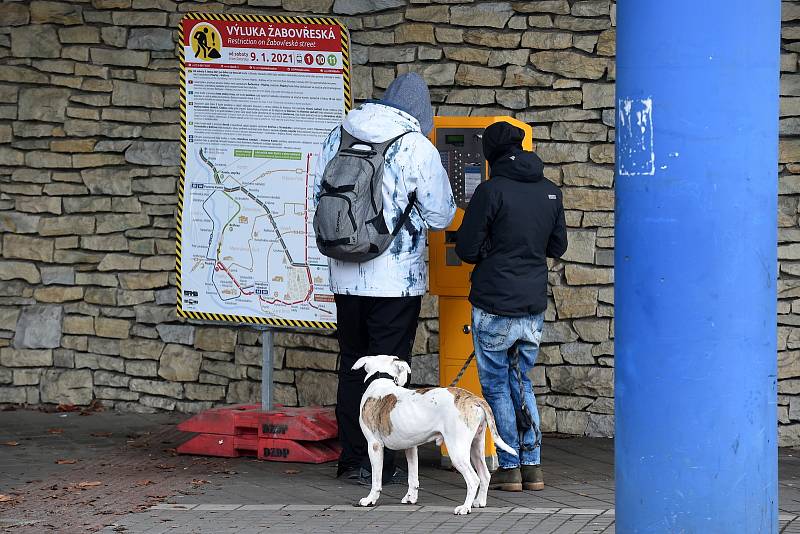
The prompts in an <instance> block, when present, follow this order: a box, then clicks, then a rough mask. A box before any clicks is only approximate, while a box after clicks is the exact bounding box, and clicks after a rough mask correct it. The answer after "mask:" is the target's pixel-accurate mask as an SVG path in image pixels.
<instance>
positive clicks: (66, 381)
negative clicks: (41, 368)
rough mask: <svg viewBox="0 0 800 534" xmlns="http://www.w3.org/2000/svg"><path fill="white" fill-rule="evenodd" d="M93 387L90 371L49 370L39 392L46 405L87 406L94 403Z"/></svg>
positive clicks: (44, 376) (43, 378) (43, 377)
mask: <svg viewBox="0 0 800 534" xmlns="http://www.w3.org/2000/svg"><path fill="white" fill-rule="evenodd" d="M92 386H93V382H92V372H91V371H89V370H88V369H80V370H73V369H47V370H45V372H44V375H43V376H42V380H41V385H40V388H39V391H40V394H41V399H42V402H44V403H52V404H74V405H76V406H86V405H88V404H89V403H91V402H92Z"/></svg>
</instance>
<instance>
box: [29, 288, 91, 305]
mask: <svg viewBox="0 0 800 534" xmlns="http://www.w3.org/2000/svg"><path fill="white" fill-rule="evenodd" d="M33 298H35V299H36V301H37V302H45V303H50V304H53V303H60V302H69V301H74V300H81V299H82V298H83V288H82V287H75V286H68V287H66V286H53V287H39V288H36V289H35V290H34V292H33Z"/></svg>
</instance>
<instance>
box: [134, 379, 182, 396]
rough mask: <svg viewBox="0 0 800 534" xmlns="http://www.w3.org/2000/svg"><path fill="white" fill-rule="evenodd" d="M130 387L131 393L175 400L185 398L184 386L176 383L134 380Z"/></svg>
mask: <svg viewBox="0 0 800 534" xmlns="http://www.w3.org/2000/svg"><path fill="white" fill-rule="evenodd" d="M128 387H129V388H130V390H131V391H136V392H138V393H148V394H151V395H161V396H164V397H173V398H182V396H183V385H182V384H179V383H176V382H164V381H161V380H147V379H143V378H132V379H131V381H130V383H129V385H128Z"/></svg>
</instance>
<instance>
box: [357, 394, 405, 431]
mask: <svg viewBox="0 0 800 534" xmlns="http://www.w3.org/2000/svg"><path fill="white" fill-rule="evenodd" d="M396 404H397V396H395V395H391V394H390V395H386V396H384V397H380V398H376V397H370V398H368V399H367V400H366V402H365V403H364V408H362V410H361V417H362V418H363V419H364V424H365V425H367V428H369V429H370V430H372V431H373V432H375V433H376V434H380V435H382V436H388V435H389V434H391V433H392V420H391V418H390V417H389V415H390V414H391V413H392V410H394V407H395V405H396Z"/></svg>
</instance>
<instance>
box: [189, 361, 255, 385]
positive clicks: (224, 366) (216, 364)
mask: <svg viewBox="0 0 800 534" xmlns="http://www.w3.org/2000/svg"><path fill="white" fill-rule="evenodd" d="M200 368H201V369H202V370H203V371H207V372H209V373H212V374H215V375H219V376H224V377H225V378H230V379H233V380H236V379H238V378H244V377H245V374H246V372H247V371H246V369H245V368H244V367H242V366H239V365H236V364H234V363H230V362H224V361H215V360H209V359H205V360H203V363H202V364H201V366H200Z"/></svg>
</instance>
